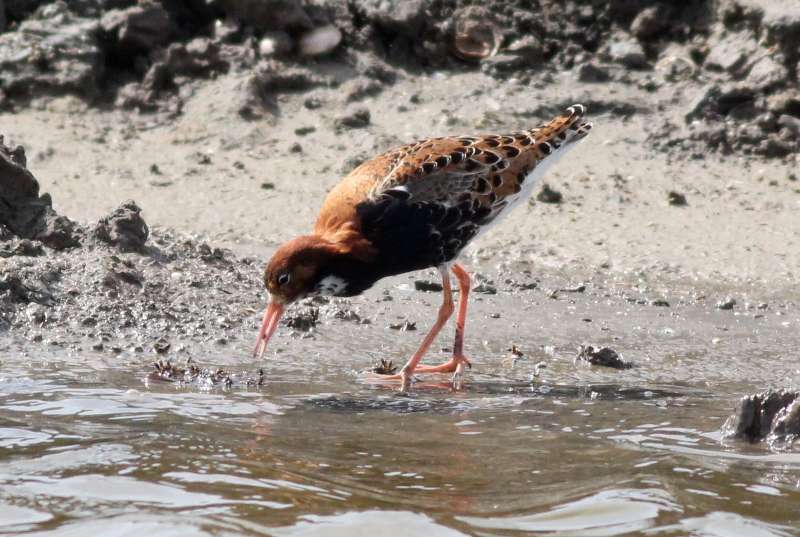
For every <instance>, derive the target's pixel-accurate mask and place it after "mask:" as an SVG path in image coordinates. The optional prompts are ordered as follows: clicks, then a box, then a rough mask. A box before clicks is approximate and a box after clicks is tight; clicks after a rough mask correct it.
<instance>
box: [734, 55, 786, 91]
mask: <svg viewBox="0 0 800 537" xmlns="http://www.w3.org/2000/svg"><path fill="white" fill-rule="evenodd" d="M788 77H789V71H788V69H786V67H784V65H783V64H781V63H780V62H778V61H777V60H776V59H775V58H773V57H772V56H764V57H763V58H761V59H759V60H757V61H756V62H755V63H754V64H753V66H752V67H751V68H750V72H749V73H748V74H747V78H746V79H745V83H746V84H748V85H749V86H750V87H751V88H753V89H754V90H756V91H763V90H767V89H770V88H773V87H776V86H780V85H782V84H785V83H786V81H787V79H788Z"/></svg>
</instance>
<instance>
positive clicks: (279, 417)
mask: <svg viewBox="0 0 800 537" xmlns="http://www.w3.org/2000/svg"><path fill="white" fill-rule="evenodd" d="M24 154H25V153H24V151H23V150H21V149H19V148H10V147H5V146H4V147H3V148H2V154H0V157H2V159H3V160H2V163H3V166H4V168H3V170H4V173H5V178H8V177H13V178H15V180H14V181H8V180H6V181H4V182H3V188H4V190H3V191H2V193H1V194H2V198H3V200H4V203H6V204H7V206H9V207H12V208H14V211H12V212H6V213H4V214H3V217H4V221H3V226H4V228H3V229H4V235H3V241H2V243H0V245H1V246H2V252H3V259H2V266H0V285H2V287H0V289H2V294H1V295H0V298H1V299H2V302H0V304H2V310H1V311H2V323H3V325H2V327H0V329H1V330H2V337H1V338H0V353H2V357H3V358H2V362H1V363H0V379H1V380H0V393H2V398H0V420H2V421H1V422H0V430H1V431H2V436H1V438H2V444H0V453H2V461H1V462H0V480H2V482H3V484H4V486H3V492H2V504H1V505H2V506H1V507H0V509H2V510H3V511H2V512H3V521H4V522H3V524H4V526H0V528H1V529H2V530H3V531H5V530H6V529H8V531H10V532H12V533H14V534H23V533H24V532H34V534H35V532H36V531H39V530H45V529H48V528H54V529H56V530H57V531H63V532H70V531H73V532H80V533H83V532H89V531H99V532H105V531H114V529H115V528H119V527H126V526H127V525H130V524H135V525H136V527H137V528H141V527H147V528H150V529H151V530H152V531H153V532H154V533H155V534H160V533H165V534H166V533H169V532H174V531H184V532H193V533H199V534H203V533H207V534H213V533H217V532H219V531H222V530H223V529H224V530H225V531H233V532H236V533H241V534H245V533H248V534H252V533H263V534H269V535H281V534H283V535H297V534H302V533H303V532H304V531H308V530H310V529H311V528H313V529H315V530H326V529H328V528H335V527H340V526H344V527H346V528H347V531H355V530H356V529H359V528H363V529H364V531H372V532H380V531H390V528H391V527H394V526H395V525H396V524H400V523H402V524H404V525H406V526H407V527H408V528H413V530H412V531H417V532H422V533H425V534H431V535H459V534H464V535H472V534H481V533H484V532H486V531H491V532H493V533H497V534H503V535H504V534H508V535H513V534H516V533H518V532H555V533H558V532H559V531H564V532H569V531H572V532H574V531H590V530H592V531H594V530H597V531H599V530H601V529H602V531H604V532H606V533H607V534H611V535H615V534H625V533H630V532H631V531H636V530H642V529H651V530H653V531H657V532H658V533H661V534H664V535H683V534H685V533H686V532H691V531H699V528H717V527H719V528H722V527H726V528H730V527H733V528H736V530H737V531H739V532H743V533H746V532H748V531H759V532H762V533H764V534H766V535H791V532H792V531H793V530H792V528H793V527H795V526H796V524H797V523H799V522H800V520H798V517H797V513H796V504H797V503H796V502H797V501H798V492H797V479H798V475H800V459H798V458H797V452H796V447H794V446H795V444H794V440H795V439H796V426H797V423H796V420H797V408H796V407H797V403H796V401H797V398H796V393H795V392H793V391H792V389H795V388H796V387H797V386H798V384H800V378H798V375H799V374H800V362H798V360H799V359H800V358H798V357H797V356H793V355H791V354H790V353H788V354H787V349H795V348H797V344H798V341H797V338H798V336H797V333H798V332H797V326H798V324H800V310H798V299H797V296H796V294H794V291H793V290H792V289H785V288H779V287H774V288H772V289H764V288H763V287H753V288H751V289H742V288H739V289H736V288H731V287H730V286H727V287H726V286H725V285H718V284H717V285H715V284H714V283H713V282H701V283H698V282H691V283H687V282H686V281H684V280H679V281H673V282H668V281H664V280H663V279H659V280H657V281H656V282H649V281H648V280H647V278H646V277H644V276H643V275H638V276H636V277H631V276H630V275H627V276H620V275H619V274H616V273H613V272H608V273H603V272H593V273H591V274H579V273H578V272H577V271H572V272H563V271H559V270H552V269H550V270H548V269H542V270H541V271H538V272H533V271H531V270H530V268H527V267H519V266H517V267H515V266H514V264H513V263H508V264H500V265H497V266H491V265H488V264H486V263H485V262H484V263H481V262H479V261H478V260H474V261H476V263H475V269H476V270H475V274H474V287H473V294H472V298H471V306H470V317H469V320H468V324H467V340H466V352H467V353H468V356H469V357H470V358H471V360H472V363H473V369H472V370H470V371H469V372H468V373H467V382H466V385H465V388H464V390H462V391H458V392H454V391H452V390H451V388H450V386H449V382H448V380H449V379H448V377H447V376H422V375H421V376H420V377H419V378H418V381H417V382H416V383H415V384H414V385H413V387H412V390H411V392H410V393H409V394H400V393H398V392H397V386H396V385H392V384H385V383H380V382H375V381H374V379H373V378H372V377H371V376H370V375H369V373H370V369H372V368H373V367H374V366H375V365H376V364H377V363H379V362H380V361H381V360H385V361H386V362H389V361H391V362H392V364H402V363H403V362H404V360H405V359H406V358H407V357H408V356H410V354H411V353H412V352H413V351H414V350H415V348H416V346H417V344H418V343H419V341H420V339H421V338H422V337H423V334H424V331H425V329H426V328H427V326H428V324H429V323H430V322H431V320H432V319H433V316H434V314H435V311H436V308H437V307H438V304H439V301H440V295H439V289H438V287H437V284H436V281H435V273H434V272H433V271H430V272H425V271H423V272H420V273H415V274H409V275H404V276H400V277H397V278H393V279H390V280H386V281H383V282H381V283H380V284H379V285H378V286H376V287H375V288H374V289H372V290H370V291H369V292H367V293H365V294H364V295H363V296H360V297H357V298H354V299H346V300H345V299H319V298H317V299H308V300H305V301H303V302H302V303H300V304H297V305H296V306H294V307H293V309H292V310H291V311H290V312H289V313H288V314H287V316H286V319H285V322H284V323H283V324H282V326H281V327H280V328H279V331H278V333H277V335H276V340H275V341H274V342H273V345H272V347H271V350H270V352H269V358H268V359H267V360H264V361H260V362H258V363H254V361H253V359H252V358H251V350H252V342H253V338H254V335H255V333H256V328H257V322H258V319H259V315H260V311H261V308H263V306H264V303H265V301H266V296H265V292H264V290H263V287H262V282H261V270H262V266H261V264H260V263H259V261H258V260H256V259H254V258H251V257H246V256H241V255H237V254H235V253H233V252H231V251H228V250H224V249H220V248H216V247H213V246H212V245H209V244H206V243H205V242H203V241H199V240H197V239H192V238H188V237H185V236H182V235H181V234H179V233H176V232H172V231H168V230H162V229H158V228H154V229H151V228H150V226H148V225H147V223H146V222H145V220H144V218H143V216H142V214H141V212H140V210H139V208H138V206H137V205H136V204H135V203H133V202H126V203H123V204H122V205H121V206H120V207H119V208H118V209H116V210H114V211H112V212H111V213H110V214H109V215H107V216H105V217H103V218H101V219H100V220H99V221H98V222H96V223H89V224H82V223H77V222H74V221H72V220H70V219H68V218H66V217H64V216H61V215H58V214H57V213H56V212H55V211H54V210H53V209H52V203H51V202H50V199H49V197H48V196H46V195H45V194H41V193H40V192H39V188H38V184H37V183H36V181H35V178H33V176H32V175H30V174H29V173H27V171H26V169H25V164H26V162H25V158H24ZM20 222H24V223H25V225H21V224H20ZM55 222H58V224H55ZM53 230H55V231H58V233H55V234H54V235H53V234H52V233H51V232H52V231H53ZM449 338H450V334H447V333H445V334H444V335H443V336H442V338H441V339H440V340H439V341H438V342H437V345H436V346H435V350H434V351H433V352H431V355H430V357H429V358H428V360H429V361H431V362H435V361H438V360H444V359H445V358H446V357H447V353H448V349H447V346H448V345H449V343H450V339H449ZM609 366H611V367H609ZM768 389H775V390H779V389H786V390H787V391H785V392H772V393H773V394H774V395H771V394H763V395H751V394H754V393H756V392H762V391H764V390H768ZM501 445H502V446H506V447H505V448H503V449H498V446H501ZM553 453H559V461H558V464H554V463H553ZM621 476H624V477H621ZM65 499H68V500H69V501H64V500H65ZM54 504H57V505H59V507H57V508H54V507H53V505H54ZM598 509H599V510H602V511H604V512H608V513H611V514H610V515H608V516H605V517H599V518H598V516H597V515H596V512H597V510H598ZM87 513H91V516H88V515H87ZM553 514H557V515H558V520H559V521H553V519H552V515H553Z"/></svg>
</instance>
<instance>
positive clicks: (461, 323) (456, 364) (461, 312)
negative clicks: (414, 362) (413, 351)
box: [416, 263, 472, 388]
mask: <svg viewBox="0 0 800 537" xmlns="http://www.w3.org/2000/svg"><path fill="white" fill-rule="evenodd" d="M452 270H453V274H455V276H456V279H458V288H459V292H460V297H459V299H458V316H457V317H456V337H455V340H454V341H453V357H452V358H450V360H448V361H447V362H445V363H443V364H441V365H437V366H425V365H422V366H419V367H418V368H417V369H416V371H417V372H419V373H454V375H453V387H454V388H459V387H460V384H461V379H462V377H463V374H464V368H465V366H466V367H472V365H471V364H470V363H469V360H468V359H467V357H466V356H464V327H465V325H466V323H467V300H468V299H469V289H470V279H469V273H468V272H467V271H466V270H465V269H464V267H462V266H461V265H460V264H458V263H455V264H454V265H453V268H452Z"/></svg>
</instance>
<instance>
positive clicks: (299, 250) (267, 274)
mask: <svg viewBox="0 0 800 537" xmlns="http://www.w3.org/2000/svg"><path fill="white" fill-rule="evenodd" d="M338 255H339V252H338V250H337V248H336V246H335V245H334V244H332V243H330V242H328V241H326V240H325V239H323V238H321V237H318V236H315V235H306V236H302V237H297V238H295V239H292V240H290V241H287V242H285V243H283V244H282V245H281V246H280V247H279V248H278V249H277V250H276V251H275V253H274V254H273V255H272V258H271V259H270V260H269V263H267V268H266V270H265V271H264V285H265V286H266V288H267V291H268V292H269V304H268V305H267V309H266V311H265V312H264V318H263V320H262V323H261V330H260V331H259V333H258V341H257V342H256V349H255V352H254V354H255V355H257V356H259V357H260V356H262V355H263V354H264V351H265V350H266V348H267V343H268V342H269V339H270V338H271V337H272V334H273V333H274V332H275V329H276V328H277V327H278V322H279V321H280V319H281V316H282V315H283V312H284V311H285V309H286V306H288V305H289V304H291V303H292V302H295V301H296V300H299V299H301V298H305V297H307V296H313V295H319V294H330V295H335V294H339V293H341V292H343V291H344V290H345V288H346V282H345V281H344V279H342V278H341V277H338V276H336V275H335V273H334V272H333V268H332V266H333V264H334V259H335V258H336V257H337V256H338Z"/></svg>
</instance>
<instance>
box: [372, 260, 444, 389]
mask: <svg viewBox="0 0 800 537" xmlns="http://www.w3.org/2000/svg"><path fill="white" fill-rule="evenodd" d="M439 272H440V273H441V274H442V305H441V306H439V315H438V316H437V317H436V322H435V323H434V325H433V326H432V327H431V329H430V331H429V332H428V335H427V336H425V339H423V340H422V344H421V345H420V346H419V349H417V352H415V353H414V355H413V356H412V357H411V358H410V359H409V360H408V362H406V365H404V366H403V369H401V370H400V373H399V374H397V375H386V376H384V375H381V378H382V379H385V380H401V381H402V382H403V387H402V390H403V391H407V390H408V388H409V387H410V386H411V379H412V377H413V375H414V373H415V372H416V371H418V369H417V366H418V365H419V362H420V360H422V357H423V356H425V353H426V352H428V349H429V348H430V346H431V343H433V340H434V339H436V336H438V335H439V332H440V331H441V330H442V327H443V326H444V325H445V324H446V323H447V321H448V319H450V316H451V315H453V310H454V309H455V307H454V306H453V291H452V289H451V288H450V275H449V274H448V272H447V267H446V266H444V267H440V268H439Z"/></svg>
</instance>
